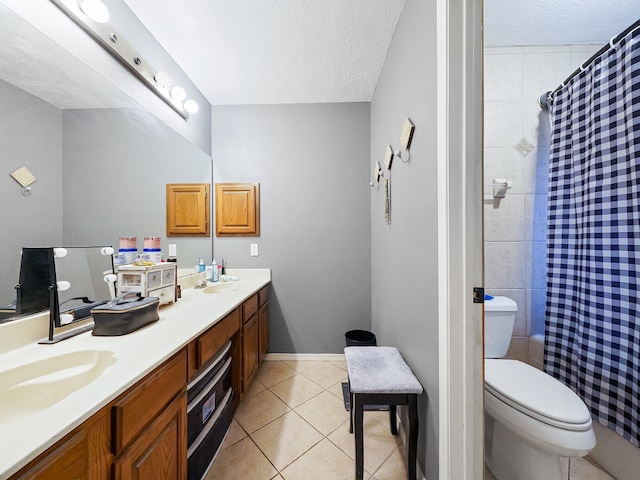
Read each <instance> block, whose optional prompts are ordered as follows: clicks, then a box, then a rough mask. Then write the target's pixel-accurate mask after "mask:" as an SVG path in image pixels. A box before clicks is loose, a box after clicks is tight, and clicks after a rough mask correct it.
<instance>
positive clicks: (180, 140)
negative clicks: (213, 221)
mask: <svg viewBox="0 0 640 480" xmlns="http://www.w3.org/2000/svg"><path fill="white" fill-rule="evenodd" d="M86 41H87V42H92V41H93V40H91V39H90V38H89V37H88V36H87V37H86ZM0 67H1V68H0V106H1V108H0V158H1V159H2V160H1V163H0V164H1V165H2V167H3V170H4V171H3V172H2V175H0V204H1V205H2V209H0V225H2V230H3V232H4V238H3V242H2V243H3V248H2V249H1V250H0V262H1V264H2V265H3V268H2V272H1V273H0V308H1V307H3V306H7V305H10V304H11V303H12V302H14V301H15V295H16V293H15V286H16V284H17V283H18V277H19V270H20V251H21V249H22V248H23V247H37V246H43V245H76V246H81V245H112V246H113V247H114V248H116V250H117V248H118V241H119V238H120V237H121V236H127V237H130V236H133V237H137V238H138V248H139V250H140V251H141V250H142V248H143V245H142V242H143V239H144V237H145V236H159V237H161V246H162V250H163V253H165V254H166V251H167V249H168V244H169V243H173V244H176V245H177V257H178V266H179V268H189V267H192V266H193V265H194V264H195V263H196V262H197V259H198V258H199V257H208V256H209V255H211V252H212V250H213V245H212V238H211V237H207V238H183V237H172V238H167V237H166V227H165V222H166V210H165V185H166V184H167V183H212V163H211V162H212V161H211V157H210V156H209V155H207V154H206V153H204V152H203V151H202V150H201V149H200V148H198V147H197V146H196V145H194V144H193V143H191V142H190V141H188V140H187V139H185V138H184V137H183V136H182V135H180V134H178V133H177V132H176V131H175V130H174V129H172V128H169V127H168V126H167V125H166V124H165V123H163V122H162V121H161V120H159V119H158V118H156V117H155V116H153V115H151V114H149V113H148V112H147V111H145V110H143V109H142V108H141V107H140V106H139V105H138V104H137V103H136V102H134V101H133V100H132V99H131V98H129V97H127V96H126V95H124V94H123V93H122V92H121V91H120V90H118V89H117V88H115V87H114V86H113V85H112V84H111V83H110V82H109V81H108V80H106V79H104V78H102V77H100V76H99V75H98V74H96V72H95V71H93V70H91V69H90V68H89V67H87V66H86V65H85V64H82V63H81V62H80V61H79V60H78V59H77V58H76V57H74V56H73V55H71V54H69V52H67V51H66V50H64V49H63V48H61V47H60V46H59V45H57V44H56V43H54V42H52V40H51V39H50V38H49V37H47V36H45V35H44V34H42V33H41V32H39V31H38V30H37V29H36V28H34V27H33V26H32V25H31V24H29V23H28V22H26V21H25V20H24V19H23V18H21V17H20V16H18V15H16V14H15V13H14V12H13V11H12V10H11V9H9V8H7V7H6V6H4V5H2V4H0ZM140 88H145V87H143V86H142V85H141V87H140ZM176 115H177V114H176ZM20 167H27V168H28V169H29V171H30V172H31V173H32V174H33V175H34V176H35V177H36V178H37V180H36V181H35V182H34V183H33V184H32V185H31V191H30V192H23V190H22V188H21V187H20V185H19V184H18V183H17V182H16V181H14V179H13V178H12V177H11V176H10V174H11V173H12V172H13V171H15V170H16V169H18V168H20Z"/></svg>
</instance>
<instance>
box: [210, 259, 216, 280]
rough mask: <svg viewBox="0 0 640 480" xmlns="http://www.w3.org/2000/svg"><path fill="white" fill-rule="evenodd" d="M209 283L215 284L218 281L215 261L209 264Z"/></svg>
mask: <svg viewBox="0 0 640 480" xmlns="http://www.w3.org/2000/svg"><path fill="white" fill-rule="evenodd" d="M211 267H212V268H211V270H212V273H211V281H212V282H217V281H218V264H217V263H216V259H215V258H214V259H213V262H211Z"/></svg>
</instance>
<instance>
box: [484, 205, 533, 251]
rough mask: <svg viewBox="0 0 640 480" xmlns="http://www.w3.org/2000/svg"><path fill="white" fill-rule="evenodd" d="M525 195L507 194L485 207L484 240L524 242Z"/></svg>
mask: <svg viewBox="0 0 640 480" xmlns="http://www.w3.org/2000/svg"><path fill="white" fill-rule="evenodd" d="M524 221H525V215H524V195H513V194H507V196H506V197H504V198H501V199H500V200H499V201H497V202H495V203H494V202H491V204H486V203H485V205H484V239H485V241H487V242H492V241H501V242H524V241H525V238H524V231H525V226H524Z"/></svg>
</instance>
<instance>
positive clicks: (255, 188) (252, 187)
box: [216, 183, 260, 237]
mask: <svg viewBox="0 0 640 480" xmlns="http://www.w3.org/2000/svg"><path fill="white" fill-rule="evenodd" d="M216 235H217V236H219V237H224V236H235V237H259V236H260V184H259V183H216Z"/></svg>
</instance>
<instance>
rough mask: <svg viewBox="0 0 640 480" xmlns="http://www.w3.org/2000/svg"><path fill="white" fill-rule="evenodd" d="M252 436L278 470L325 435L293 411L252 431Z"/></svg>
mask: <svg viewBox="0 0 640 480" xmlns="http://www.w3.org/2000/svg"><path fill="white" fill-rule="evenodd" d="M251 438H252V439H253V441H254V442H255V444H256V445H257V446H258V448H259V449H260V450H261V451H262V453H264V455H265V456H266V457H267V458H268V459H269V461H270V462H271V463H272V464H273V465H275V467H276V468H277V469H278V471H281V470H282V469H284V468H285V467H286V466H287V465H290V464H291V463H292V462H293V461H294V460H296V459H297V458H298V457H300V456H301V455H303V454H304V453H305V452H307V451H308V450H309V449H310V448H311V447H313V446H314V445H315V444H316V443H318V442H319V441H321V440H322V438H323V437H322V435H321V434H320V433H319V432H318V431H317V430H316V429H315V428H313V427H312V426H311V425H309V424H308V423H307V422H305V421H304V420H303V419H302V418H301V417H300V416H299V415H298V414H297V413H295V412H294V411H291V412H287V413H285V414H284V415H282V416H281V417H279V418H277V419H276V420H274V421H273V422H271V423H269V424H268V425H266V426H264V427H262V428H261V429H259V430H257V431H256V432H254V433H252V434H251Z"/></svg>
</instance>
